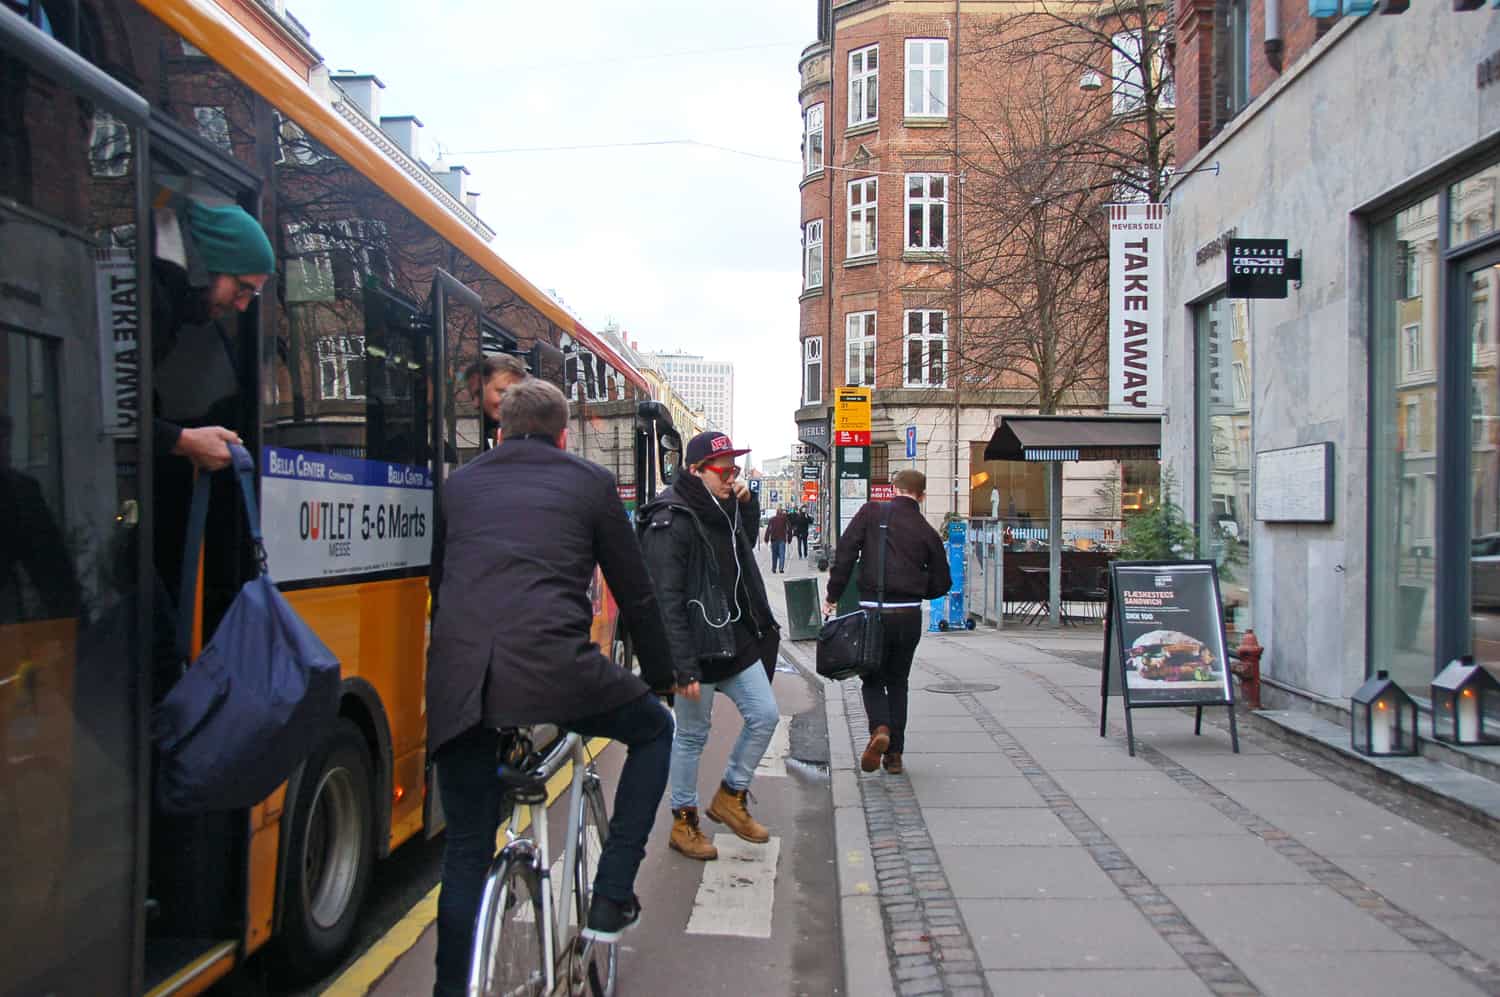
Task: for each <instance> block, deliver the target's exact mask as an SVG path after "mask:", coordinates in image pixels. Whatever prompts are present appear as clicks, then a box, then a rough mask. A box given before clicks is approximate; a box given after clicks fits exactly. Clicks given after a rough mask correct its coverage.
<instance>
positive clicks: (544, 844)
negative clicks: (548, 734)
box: [468, 734, 589, 997]
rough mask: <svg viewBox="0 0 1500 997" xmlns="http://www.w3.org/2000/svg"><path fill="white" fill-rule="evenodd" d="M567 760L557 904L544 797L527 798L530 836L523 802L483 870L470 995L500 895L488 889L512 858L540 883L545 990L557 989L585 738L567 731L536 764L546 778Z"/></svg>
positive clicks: (477, 987)
mask: <svg viewBox="0 0 1500 997" xmlns="http://www.w3.org/2000/svg"><path fill="white" fill-rule="evenodd" d="M570 761H571V762H572V763H573V771H572V780H571V783H570V786H569V790H568V830H567V838H566V839H565V840H566V844H565V845H564V847H563V868H562V888H561V889H560V890H559V891H558V892H559V895H560V898H561V903H560V905H559V909H558V910H557V911H555V912H554V911H553V905H552V882H551V880H552V866H551V858H552V849H551V831H550V828H549V827H548V825H547V801H546V799H543V800H541V801H540V802H536V803H526V804H525V811H526V814H527V819H528V821H529V827H530V832H531V836H530V837H525V836H523V834H522V829H521V820H522V818H521V812H522V811H521V807H519V806H518V807H516V808H515V809H514V810H513V811H512V813H511V816H510V822H509V823H508V824H507V825H506V828H505V837H506V845H505V847H504V848H502V849H500V852H499V854H498V855H496V856H495V858H494V860H493V861H492V862H491V863H490V868H489V872H488V873H487V874H486V876H485V887H484V892H483V893H482V894H481V896H482V898H483V900H482V903H481V907H480V910H479V912H478V917H477V918H476V919H475V937H474V953H473V956H472V957H471V958H470V962H469V986H468V992H469V997H483V990H484V980H483V967H484V966H485V964H486V960H483V959H480V958H479V954H480V951H481V946H484V945H486V944H488V939H487V938H483V937H481V934H482V931H483V927H484V926H485V925H487V924H489V923H490V921H491V915H492V914H493V913H494V911H493V910H492V906H493V904H494V903H495V902H496V900H497V899H498V897H499V891H498V890H496V889H492V884H493V882H494V880H496V879H497V878H499V877H500V875H501V874H502V873H503V872H504V871H505V868H506V866H507V865H508V864H509V863H510V862H512V861H519V862H524V863H526V864H528V865H530V866H531V867H532V869H533V870H535V872H536V875H537V881H538V883H540V887H541V894H542V895H541V902H542V915H541V924H540V925H538V930H540V931H541V933H542V953H543V962H544V963H545V964H546V972H547V977H546V979H547V993H549V994H550V993H553V992H554V991H555V990H556V989H557V964H558V953H560V952H567V951H568V950H569V949H570V948H571V946H572V944H573V941H574V939H573V920H574V917H573V899H574V898H573V892H574V891H573V884H574V882H575V880H576V879H577V876H578V836H579V834H580V832H581V830H582V825H583V802H584V796H583V793H584V783H585V781H586V780H587V779H588V777H589V760H588V757H587V754H586V753H585V751H584V745H583V738H582V737H580V736H579V735H577V734H567V735H565V736H564V737H563V739H562V740H561V741H559V742H558V744H557V745H556V746H555V747H554V748H553V749H552V750H551V751H550V752H548V753H547V757H546V758H544V759H543V760H542V762H541V764H540V765H538V766H537V768H536V772H537V776H538V779H539V780H540V781H546V780H550V779H551V778H552V777H553V776H554V775H556V774H557V773H558V772H559V771H561V770H562V767H563V765H565V764H567V763H568V762H570Z"/></svg>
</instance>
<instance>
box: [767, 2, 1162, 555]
mask: <svg viewBox="0 0 1500 997" xmlns="http://www.w3.org/2000/svg"><path fill="white" fill-rule="evenodd" d="M1069 9H1070V10H1071V9H1072V8H1069ZM1079 9H1082V8H1079ZM1152 9H1154V10H1161V9H1160V8H1159V7H1155V6H1154V5H1153V6H1152ZM1014 15H1015V11H1014V10H1013V9H1011V8H1006V7H1004V6H1003V5H996V4H992V3H977V2H953V0H912V2H902V3H893V2H887V0H843V2H838V0H822V2H821V3H820V4H819V15H818V16H819V21H818V24H819V36H818V40H817V41H816V42H815V43H813V44H812V45H810V46H808V47H807V49H805V50H804V52H803V53H802V56H801V58H800V61H799V71H800V75H801V90H800V105H801V106H800V110H801V113H802V119H803V179H802V180H801V183H800V198H801V219H802V244H803V249H802V277H803V291H802V294H801V296H800V304H801V317H800V329H799V335H800V350H801V353H800V357H799V365H800V379H801V407H800V408H799V410H798V412H797V421H798V427H799V436H800V437H801V439H803V440H804V441H805V442H810V443H814V444H817V445H819V446H826V445H827V442H828V440H829V438H830V434H829V428H828V426H829V419H830V416H831V408H832V403H833V400H834V390H835V389H836V388H837V387H839V386H843V385H866V386H870V387H872V388H873V389H874V391H873V396H872V409H873V412H872V423H873V424H872V433H871V441H870V444H871V445H870V447H869V448H868V450H867V451H866V452H865V453H848V454H844V455H841V456H839V457H837V458H836V459H831V460H830V462H829V464H828V465H827V472H826V475H825V479H824V481H823V485H822V494H823V495H825V496H827V495H830V494H832V493H833V492H835V491H836V492H838V493H839V495H840V496H842V504H843V511H842V514H841V515H840V516H839V519H841V520H847V518H848V517H849V515H851V514H852V512H853V510H854V509H855V508H857V507H858V505H859V503H860V502H862V501H863V500H864V498H865V497H866V496H868V494H869V491H868V483H878V482H883V481H888V480H889V478H890V475H891V474H892V473H893V471H895V470H899V469H901V468H903V467H907V466H914V467H916V468H917V469H919V470H922V471H924V473H926V475H927V478H928V494H929V498H928V502H927V505H926V511H927V513H928V515H929V517H930V518H931V519H932V520H933V521H934V522H939V521H941V520H942V519H943V518H944V517H945V516H946V515H949V514H957V515H960V516H967V515H971V514H972V515H977V516H988V515H993V514H995V513H996V512H998V513H999V514H1000V515H1011V516H1016V515H1019V516H1022V517H1027V516H1037V517H1045V514H1046V471H1045V468H1044V467H1043V466H1041V465H1025V464H1006V463H1001V462H985V461H984V460H983V450H984V445H985V443H986V442H987V441H988V440H989V439H990V437H991V435H992V433H993V432H994V430H995V418H996V416H997V415H1000V414H1002V413H1023V412H1028V411H1031V412H1035V411H1037V410H1038V400H1039V390H1038V387H1037V385H1036V383H1035V381H1034V379H1033V378H1031V377H1028V376H1025V371H1024V365H1025V363H1026V361H1024V360H1021V359H1019V358H1007V359H1002V360H1001V361H999V362H997V359H996V358H995V357H994V356H988V357H985V358H983V359H982V360H980V359H976V358H975V357H974V356H973V355H972V353H973V351H972V350H971V351H970V353H966V352H965V348H966V344H969V345H972V344H973V343H974V336H975V333H976V330H977V323H976V321H974V318H975V317H976V316H977V315H978V314H980V313H985V314H993V313H997V311H998V310H997V308H995V307H994V303H993V302H992V301H986V300H985V293H986V292H980V291H976V290H974V289H973V288H972V287H964V286H962V285H963V282H964V279H965V278H964V276H963V270H964V264H962V263H960V262H959V255H960V253H959V250H960V247H963V249H964V252H965V253H967V254H970V255H972V253H973V249H974V247H975V245H976V242H977V241H978V240H980V239H982V238H984V237H985V235H984V234H983V230H984V229H985V228H986V227H985V226H983V225H982V224H980V223H979V222H980V220H979V219H978V217H977V216H975V215H974V214H973V204H972V201H973V198H972V194H973V192H974V187H975V186H976V185H975V184H973V183H969V182H968V180H969V177H966V173H967V174H970V175H974V174H975V173H976V171H975V170H974V169H973V167H974V165H975V164H976V162H978V163H984V161H985V152H984V150H985V149H987V148H989V145H988V143H990V142H992V141H994V140H995V139H996V135H997V130H996V129H994V128H992V127H991V125H992V124H993V122H992V121H990V120H987V117H988V116H989V115H991V114H992V113H994V112H995V109H996V108H997V107H1000V106H1002V105H1004V104H1005V102H1006V101H1013V100H1016V99H1017V98H1016V97H1015V96H1014V95H1013V94H1011V93H1010V92H1009V90H1010V88H1011V86H1012V85H1013V84H1015V83H1017V82H1018V81H1017V80H1014V79H1009V78H1008V77H1007V75H1006V73H1007V70H1006V68H1005V65H1004V63H1003V61H1000V60H997V59H996V57H995V47H996V44H997V39H999V38H1001V37H1002V35H1003V34H1004V32H1005V30H1006V26H1007V24H1009V23H1012V22H1010V21H1008V20H1007V19H1009V18H1012V17H1013V16H1014ZM1078 16H1079V17H1080V18H1083V19H1084V20H1085V21H1088V23H1089V24H1090V25H1091V27H1093V28H1095V29H1096V30H1098V28H1097V25H1098V24H1099V23H1101V22H1099V21H1098V19H1097V17H1095V16H1094V15H1092V14H1080V15H1078ZM1165 17H1166V15H1165V12H1164V11H1162V12H1161V18H1162V20H1163V21H1164V20H1165ZM1090 18H1093V20H1089V19H1090ZM1108 32H1109V29H1108V28H1107V27H1106V28H1104V29H1102V34H1103V37H1104V38H1106V39H1107V38H1108V37H1109V34H1108ZM1097 57H1098V60H1099V64H1100V67H1101V68H1102V69H1103V74H1102V76H1101V74H1099V73H1092V74H1091V73H1089V72H1087V70H1088V68H1089V67H1088V64H1087V62H1084V63H1080V64H1072V63H1069V62H1067V61H1058V62H1057V63H1056V64H1055V65H1052V66H1051V68H1050V69H1048V70H1047V72H1048V73H1054V74H1055V73H1062V74H1071V75H1070V76H1068V78H1067V83H1066V86H1067V88H1068V89H1069V90H1071V91H1073V93H1074V96H1075V97H1076V95H1077V92H1078V91H1079V90H1080V89H1081V90H1085V91H1088V90H1094V91H1097V90H1099V89H1100V87H1101V80H1102V79H1108V78H1110V68H1111V65H1110V54H1109V46H1108V44H1106V45H1105V46H1104V47H1103V48H1101V49H1100V50H1099V51H1098V53H1097ZM1079 66H1082V68H1083V69H1084V70H1085V72H1083V73H1082V74H1080V72H1079V71H1078V70H1079ZM1081 76H1082V77H1085V78H1086V77H1089V76H1092V77H1093V81H1092V84H1090V83H1089V82H1088V81H1087V79H1081V78H1080V77H1081ZM1075 81H1076V82H1075ZM1104 85H1105V86H1106V87H1107V86H1108V84H1104ZM1018 92H1019V89H1018ZM1069 106H1070V107H1072V106H1073V104H1072V103H1071V102H1070V104H1069ZM1110 106H1111V104H1110V100H1109V93H1108V91H1107V89H1106V92H1105V93H1104V94H1103V95H1102V99H1094V100H1092V102H1091V103H1087V104H1086V107H1087V108H1088V110H1085V111H1082V112H1080V113H1084V114H1092V115H1099V114H1102V115H1103V116H1104V117H1105V118H1108V117H1109V115H1110V113H1111V112H1110V110H1109V108H1110ZM1101 108H1102V109H1103V110H1102V111H1101V110H1100V109H1101ZM1058 111H1059V112H1061V111H1062V109H1061V108H1059V109H1058ZM993 165H994V164H992V163H985V170H988V169H989V168H990V167H991V166H993ZM977 172H984V171H977ZM973 178H974V179H978V177H977V176H973ZM966 183H968V186H969V191H968V192H966V190H965V185H966ZM1100 209H1101V210H1100V211H1099V213H1098V215H1097V219H1098V224H1099V225H1100V226H1102V225H1103V224H1104V215H1103V212H1102V201H1101V204H1100ZM966 211H967V212H969V213H970V214H969V217H967V218H966ZM988 230H989V231H991V232H992V231H993V230H994V227H993V226H988ZM1007 238H1008V237H1007ZM966 315H967V316H968V317H967V318H966ZM1079 334H1080V336H1082V337H1085V338H1089V337H1092V340H1093V342H1094V343H1095V344H1096V346H1097V347H1098V348H1099V353H1098V354H1097V357H1096V359H1093V360H1086V361H1083V362H1082V364H1083V366H1085V367H1086V368H1087V369H1086V370H1084V371H1083V372H1082V375H1081V376H1080V377H1079V379H1078V381H1077V383H1076V384H1074V385H1073V386H1072V387H1070V388H1069V389H1068V390H1067V391H1065V392H1062V393H1060V394H1059V397H1058V399H1057V400H1056V401H1055V402H1054V403H1052V404H1051V405H1050V407H1049V410H1055V411H1074V412H1078V411H1087V410H1089V409H1098V408H1101V407H1102V406H1103V404H1104V391H1103V388H1104V374H1105V360H1106V358H1105V354H1104V353H1103V352H1102V346H1103V343H1104V341H1105V325H1104V317H1103V316H1102V315H1099V316H1098V317H1097V321H1096V322H1093V323H1091V325H1090V327H1089V328H1086V329H1082V330H1080V333H1079ZM989 336H990V343H991V350H993V349H994V348H995V347H994V343H995V342H997V341H998V337H997V334H996V333H995V331H994V330H990V332H989ZM1007 368H1008V369H1007ZM1018 371H1021V372H1020V373H1018ZM960 381H961V382H962V383H959V382H960ZM909 427H915V429H916V441H917V442H916V455H915V457H914V458H908V457H907V453H908V450H907V440H908V432H909ZM845 457H850V458H854V459H855V460H856V461H860V462H863V464H864V472H865V473H864V479H865V480H866V482H867V485H866V486H865V488H864V489H863V490H861V488H860V486H859V485H858V484H857V483H856V478H857V473H856V472H857V471H858V469H857V468H854V467H852V466H851V467H848V468H845V467H844V463H845V462H844V458H845ZM1065 473H1066V477H1067V480H1066V482H1065V485H1064V496H1065V514H1066V515H1089V514H1092V513H1094V512H1096V511H1097V509H1096V508H1095V507H1096V506H1097V504H1098V502H1099V499H1098V496H1097V492H1098V491H1099V490H1100V489H1101V487H1109V486H1108V484H1107V483H1108V482H1111V481H1118V480H1119V479H1118V475H1119V465H1117V464H1113V463H1108V462H1095V463H1091V464H1076V463H1075V464H1071V465H1067V467H1066V472H1065ZM840 475H842V476H843V478H842V480H841V479H840V477H839V476H840ZM824 505H825V508H823V509H822V510H820V512H821V514H822V518H823V521H824V523H825V527H828V526H831V527H832V528H833V529H835V530H837V529H838V528H839V524H838V522H836V521H835V520H834V518H833V517H834V511H833V510H832V509H829V508H826V506H827V505H828V503H824Z"/></svg>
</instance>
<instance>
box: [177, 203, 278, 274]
mask: <svg viewBox="0 0 1500 997" xmlns="http://www.w3.org/2000/svg"><path fill="white" fill-rule="evenodd" d="M187 208H188V212H187V213H188V227H189V228H190V229H191V230H192V234H193V248H194V249H196V250H197V253H198V262H200V263H202V264H203V269H205V270H207V271H208V272H209V273H227V274H232V275H234V276H240V275H242V274H259V273H263V274H273V273H275V272H276V254H275V253H274V252H273V251H272V250H271V240H269V239H267V238H266V233H265V231H264V230H263V229H261V227H260V223H259V222H257V221H256V220H255V219H254V218H251V217H250V215H249V213H247V212H246V211H245V209H244V208H241V207H240V206H239V205H237V204H226V205H223V206H221V207H209V206H208V205H206V204H200V203H198V202H197V201H194V200H192V199H191V198H189V199H188V202H187Z"/></svg>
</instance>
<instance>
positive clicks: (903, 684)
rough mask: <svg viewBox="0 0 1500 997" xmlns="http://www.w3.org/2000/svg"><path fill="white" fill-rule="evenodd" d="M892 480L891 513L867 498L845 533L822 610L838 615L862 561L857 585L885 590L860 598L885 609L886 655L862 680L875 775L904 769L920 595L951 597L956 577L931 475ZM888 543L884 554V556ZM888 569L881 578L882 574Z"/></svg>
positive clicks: (867, 753)
mask: <svg viewBox="0 0 1500 997" xmlns="http://www.w3.org/2000/svg"><path fill="white" fill-rule="evenodd" d="M891 484H892V486H893V487H894V490H895V493H896V494H895V497H894V498H892V499H891V501H890V503H889V510H887V503H885V502H866V503H865V504H864V506H863V507H862V508H861V509H860V510H859V512H857V513H855V514H854V519H852V520H851V521H850V523H849V528H848V529H846V530H845V531H844V535H843V536H842V537H841V538H839V545H838V553H837V556H836V557H835V558H834V562H833V568H832V570H831V571H829V573H828V601H827V602H826V603H824V606H823V610H824V614H825V615H827V616H831V615H833V613H834V611H835V607H836V606H837V604H838V601H839V596H841V595H843V594H844V589H845V587H846V586H847V585H848V584H849V578H850V576H851V575H852V574H853V573H854V565H855V562H856V561H858V562H859V590H860V591H861V592H862V593H865V594H866V595H874V594H875V593H877V592H880V591H881V590H882V589H883V591H884V598H883V600H882V599H879V598H869V599H862V600H861V601H860V605H861V606H862V607H864V608H866V609H874V610H876V611H878V612H879V613H880V616H881V620H880V622H881V626H880V628H879V632H880V635H881V636H880V640H881V653H880V667H879V669H877V670H875V671H872V672H869V673H868V674H865V675H863V676H862V678H861V682H862V689H861V692H862V694H863V696H864V701H865V716H866V717H867V718H868V720H869V724H870V741H869V743H868V744H866V745H865V750H864V752H863V754H861V755H860V758H859V767H860V769H861V771H864V772H874V771H875V770H876V769H878V768H880V766H881V764H882V762H884V764H885V770H886V771H887V772H890V773H892V774H898V773H900V772H901V771H902V763H901V754H902V752H903V751H905V750H906V695H907V681H908V679H909V678H910V676H911V663H912V658H913V656H915V655H916V653H917V642H918V641H919V640H921V639H922V600H923V599H936V598H938V597H940V596H943V595H946V594H947V592H948V589H949V588H950V587H952V584H953V579H952V578H951V577H950V576H949V574H948V552H947V551H946V550H945V549H944V547H943V541H942V538H941V537H939V536H938V533H937V530H934V529H933V528H932V526H931V525H930V524H929V523H928V522H927V519H926V517H925V516H923V515H922V499H923V497H924V496H925V494H926V492H927V476H926V475H925V474H923V473H922V472H920V471H910V470H908V471H897V472H896V474H895V476H894V477H893V478H892V479H891ZM882 545H883V546H884V557H883V558H882V557H880V556H878V555H879V554H880V552H881V546H882ZM861 555H863V556H861ZM882 560H883V562H884V564H883V565H881V564H880V563H879V562H881V561H882ZM882 566H883V567H884V570H885V576H884V578H883V579H882V578H880V577H879V575H878V573H879V571H880V569H881V567H882ZM882 581H883V583H884V584H883V585H882Z"/></svg>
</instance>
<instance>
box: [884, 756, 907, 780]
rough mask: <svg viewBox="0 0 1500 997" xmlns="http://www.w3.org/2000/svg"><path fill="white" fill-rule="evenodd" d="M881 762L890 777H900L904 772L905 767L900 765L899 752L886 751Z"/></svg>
mask: <svg viewBox="0 0 1500 997" xmlns="http://www.w3.org/2000/svg"><path fill="white" fill-rule="evenodd" d="M882 761H884V763H885V770H886V771H887V772H889V773H890V774H891V775H900V774H901V773H902V772H905V771H906V766H905V765H902V764H901V752H899V751H887V752H886V753H885V758H884V759H882Z"/></svg>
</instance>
